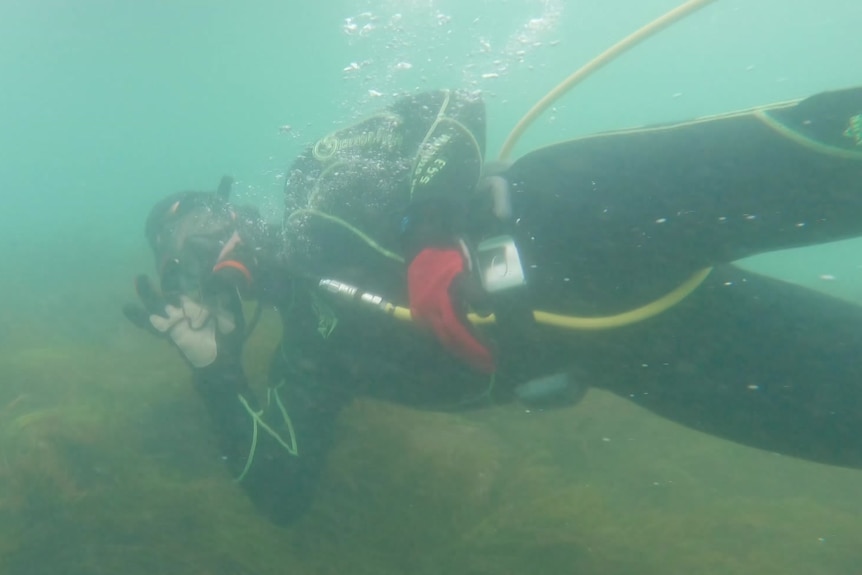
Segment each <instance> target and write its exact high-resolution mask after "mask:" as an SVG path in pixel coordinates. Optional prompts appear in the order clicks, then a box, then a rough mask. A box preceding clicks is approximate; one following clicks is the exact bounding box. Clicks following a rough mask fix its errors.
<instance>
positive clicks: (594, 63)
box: [469, 0, 715, 330]
mask: <svg viewBox="0 0 862 575" xmlns="http://www.w3.org/2000/svg"><path fill="white" fill-rule="evenodd" d="M714 1H715V0H689V1H688V2H686V3H685V4H682V5H680V6H677V7H676V8H674V9H673V10H671V11H670V12H667V13H666V14H664V15H663V16H660V17H659V18H656V19H655V20H653V21H652V22H650V23H649V24H647V25H646V26H644V27H642V28H641V29H639V30H637V31H636V32H634V33H632V34H629V35H628V36H626V37H625V38H623V39H622V40H620V41H619V42H617V43H616V44H614V45H613V46H611V47H610V48H608V49H607V50H605V51H604V52H602V53H601V54H599V55H598V56H596V57H595V58H593V59H592V60H591V61H590V62H588V63H587V64H586V65H584V66H583V67H581V68H580V69H579V70H577V71H575V72H574V73H572V74H571V75H570V76H569V77H568V78H566V79H565V80H563V81H562V82H561V83H560V84H558V85H557V86H556V87H555V88H554V89H552V90H551V91H550V92H548V93H547V94H546V95H545V96H544V97H543V98H542V99H541V100H539V101H538V102H537V103H536V105H535V106H533V107H532V108H531V109H530V110H529V111H528V112H527V113H526V114H525V115H524V117H523V118H521V120H520V121H518V123H517V124H516V125H515V127H514V128H513V129H512V131H511V132H510V133H509V135H508V137H507V138H506V141H505V142H504V143H503V147H502V148H501V150H500V158H499V159H500V161H502V162H505V161H506V160H508V158H509V156H510V155H511V153H512V149H513V148H514V147H515V144H517V142H518V140H519V139H520V138H521V136H522V135H523V134H524V132H526V131H527V128H529V127H530V125H532V124H533V122H535V120H536V118H538V117H539V116H541V115H542V114H543V113H544V112H545V111H546V110H547V109H548V108H549V107H550V106H551V105H552V104H553V103H554V102H556V101H557V100H559V99H560V98H561V97H562V96H563V95H565V94H566V93H568V92H569V90H571V89H572V88H574V87H575V86H576V85H578V84H580V83H581V82H583V81H584V80H586V79H587V77H589V76H590V75H591V74H592V73H593V72H595V71H597V70H599V69H600V68H602V67H604V66H605V65H607V64H609V63H610V62H612V61H613V60H614V59H616V58H617V57H618V56H619V55H621V54H622V53H623V52H625V51H627V50H630V49H631V48H633V47H635V46H636V45H637V44H640V43H641V42H643V41H644V40H646V39H647V38H649V37H651V36H653V35H655V34H657V33H658V32H660V31H661V30H664V29H665V28H667V27H668V26H670V25H671V24H674V23H675V22H678V21H679V20H682V19H683V18H685V17H686V16H688V15H690V14H692V13H693V12H695V11H697V10H699V9H700V8H703V7H704V6H706V5H707V4H710V3H711V2H714ZM711 271H712V268H711V267H709V268H704V269H702V270H699V271H698V272H696V273H694V274H693V275H692V276H691V277H690V278H689V279H687V280H686V281H684V282H683V283H682V284H680V285H679V286H678V287H676V288H675V289H674V290H673V291H671V292H669V293H667V294H665V295H664V296H662V297H660V298H659V299H657V300H655V301H653V302H650V303H648V304H646V305H644V306H641V307H639V308H636V309H633V310H629V311H627V312H623V313H620V314H616V315H611V316H604V317H576V316H568V315H560V314H555V313H549V312H545V311H540V310H535V311H533V317H535V319H536V321H537V322H539V323H543V324H546V325H553V326H556V327H562V328H566V329H577V330H591V329H610V328H615V327H622V326H625V325H629V324H632V323H637V322H639V321H643V320H645V319H648V318H651V317H653V316H656V315H658V314H660V313H662V312H664V311H665V310H667V309H669V308H671V307H673V306H674V305H676V304H678V303H679V302H680V301H682V300H683V299H685V298H686V297H687V296H688V295H689V294H691V293H692V292H693V291H694V290H696V289H697V288H698V287H699V286H700V284H702V283H703V281H704V280H705V279H706V277H707V276H708V275H709V273H710V272H711ZM469 318H470V321H471V322H473V323H475V324H481V323H489V322H493V321H494V317H493V316H488V317H485V318H483V317H479V316H477V315H475V314H471V315H470V316H469Z"/></svg>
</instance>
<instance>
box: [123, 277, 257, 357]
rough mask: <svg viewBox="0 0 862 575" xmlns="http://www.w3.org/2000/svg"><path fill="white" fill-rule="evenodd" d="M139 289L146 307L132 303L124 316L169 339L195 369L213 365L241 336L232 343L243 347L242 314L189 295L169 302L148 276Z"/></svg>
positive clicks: (141, 279) (137, 283)
mask: <svg viewBox="0 0 862 575" xmlns="http://www.w3.org/2000/svg"><path fill="white" fill-rule="evenodd" d="M135 287H136V290H137V292H138V297H139V298H140V300H141V303H142V304H143V307H141V306H138V305H133V304H129V305H126V306H124V307H123V313H124V314H125V315H126V317H127V318H128V319H129V320H130V321H131V322H132V323H134V324H135V325H137V326H138V327H140V328H143V329H146V330H148V331H151V332H153V333H156V334H158V335H162V336H165V337H167V338H169V339H170V340H171V341H172V342H173V343H174V345H175V346H176V347H177V348H178V349H179V350H180V352H181V353H182V355H183V357H185V359H186V360H187V361H188V362H189V363H190V364H191V365H192V367H195V368H202V367H207V366H209V365H211V364H213V363H214V362H215V361H216V358H217V357H218V353H219V348H220V347H222V346H224V345H225V344H226V343H227V342H226V341H225V340H236V339H237V337H238V338H239V340H238V341H236V342H232V343H235V344H236V345H239V346H241V345H242V333H241V329H239V327H240V326H238V325H237V323H238V322H241V321H242V317H241V314H237V313H235V312H232V311H229V310H228V309H225V307H224V306H221V305H218V304H214V305H203V304H201V303H199V302H197V301H195V300H193V299H192V298H190V297H189V296H187V295H178V296H176V297H174V298H172V300H173V301H168V299H166V298H165V297H164V296H163V295H162V294H161V293H159V292H158V291H157V290H156V288H155V287H154V286H153V284H152V282H151V281H150V279H149V278H148V277H147V276H145V275H141V276H138V277H137V278H136V280H135Z"/></svg>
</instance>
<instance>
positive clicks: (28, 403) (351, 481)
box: [0, 314, 862, 575]
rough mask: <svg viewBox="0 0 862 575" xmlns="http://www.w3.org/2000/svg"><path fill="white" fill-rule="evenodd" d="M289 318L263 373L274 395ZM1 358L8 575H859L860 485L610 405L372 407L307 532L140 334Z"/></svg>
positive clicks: (272, 328) (33, 348) (10, 350)
mask: <svg viewBox="0 0 862 575" xmlns="http://www.w3.org/2000/svg"><path fill="white" fill-rule="evenodd" d="M276 331H277V320H276V319H274V317H272V316H270V315H267V314H265V317H264V320H263V322H262V323H261V325H260V327H259V328H258V331H257V332H256V333H255V335H254V336H253V338H252V340H251V342H250V346H249V349H248V352H247V356H246V362H247V364H248V366H249V373H250V376H251V377H252V379H253V380H254V381H256V382H262V381H263V379H264V372H265V369H266V365H267V362H268V357H269V353H270V352H271V349H272V345H273V342H274V341H275V338H276V337H277V333H276ZM112 340H113V344H111V346H108V347H106V344H105V343H104V342H100V343H98V344H92V345H86V344H84V343H82V342H81V341H71V340H70V341H67V342H65V343H63V342H51V343H50V345H42V346H40V345H38V344H37V343H36V342H37V341H39V338H35V339H34V338H30V337H28V338H26V341H23V340H22V341H18V342H9V344H10V345H7V347H6V348H5V349H4V351H3V352H2V353H1V354H0V373H2V381H3V385H2V387H0V573H3V574H6V573H8V574H16V575H17V574H31V573H64V574H68V575H77V574H81V575H83V574H88V575H90V574H100V573H104V574H108V573H111V574H116V573H123V574H130V575H134V574H137V573H141V574H148V575H149V574H152V573H166V574H208V575H220V574H225V575H228V574H231V575H236V574H248V575H264V574H269V573H273V574H275V573H299V574H301V573H314V574H330V573H331V574H335V573H351V574H357V573H359V574H361V573H374V574H384V575H385V574H390V573H391V574H396V573H399V574H403V573H418V574H423V573H427V574H429V575H430V574H432V573H433V574H437V573H441V572H449V573H469V574H477V575H478V574H489V575H490V574H498V573H514V572H541V573H544V574H556V573H561V574H562V573H591V574H609V575H616V574H627V573H639V574H650V573H655V574H662V575H665V574H669V573H671V574H672V573H693V572H696V573H706V574H710V573H716V574H718V573H743V574H744V573H757V574H764V573H765V574H769V573H782V574H792V573H800V574H801V573H851V572H854V570H855V569H856V567H857V566H858V564H859V561H860V559H862V546H860V545H859V543H860V536H859V533H862V482H860V481H859V480H860V477H862V476H860V474H859V472H858V471H851V470H842V469H836V468H829V467H825V466H820V465H814V464H809V463H805V462H800V461H795V460H792V459H788V458H783V457H779V456H775V455H771V454H764V453H762V452H758V451H755V450H750V449H746V448H742V447H739V446H736V445H733V444H730V443H727V442H724V441H719V440H717V439H715V438H712V437H708V436H704V435H701V434H699V433H695V432H693V431H690V430H687V429H684V428H681V427H679V426H677V425H675V424H671V423H668V422H666V421H663V420H661V419H658V418H656V417H655V416H652V415H650V414H648V413H646V412H644V411H642V410H640V409H639V408H637V407H636V406H634V405H631V404H629V403H628V402H626V401H624V400H622V399H619V398H616V397H614V396H612V395H610V394H607V393H604V392H596V391H590V392H589V393H588V395H587V397H586V398H585V400H584V401H583V402H582V403H580V404H579V405H577V406H575V407H572V408H567V409H561V410H558V411H551V412H546V413H538V412H528V410H525V409H524V408H522V407H519V406H509V407H504V408H496V409H491V410H486V411H477V412H474V413H467V414H457V415H455V414H438V413H428V412H420V411H415V410H411V409H406V408H402V407H398V406H392V405H388V404H383V403H379V402H375V401H358V402H356V403H355V404H354V405H353V406H352V407H351V408H349V409H348V410H347V411H346V412H345V414H344V415H343V417H342V419H341V421H340V424H339V430H338V445H337V447H336V449H335V450H334V453H333V456H332V458H331V461H330V463H329V467H328V469H327V471H326V473H325V474H324V477H323V479H322V482H321V485H320V489H319V492H318V495H317V497H316V498H315V501H314V505H313V508H312V510H311V512H310V513H309V514H308V515H307V516H306V517H304V518H303V519H302V520H300V521H299V522H298V523H297V524H296V525H293V526H291V527H289V528H278V527H275V526H273V525H271V524H270V523H268V522H267V521H265V520H264V519H262V518H261V517H260V516H259V515H257V514H256V513H255V511H254V509H253V507H252V506H251V504H250V503H249V502H248V501H247V500H246V498H245V497H244V495H243V493H242V491H241V490H240V489H239V488H238V487H237V486H236V485H234V484H233V483H232V481H231V480H230V478H229V477H228V476H227V474H226V473H225V470H224V469H223V468H222V465H221V461H220V460H219V454H218V451H217V449H216V446H215V445H214V443H213V437H212V434H211V433H210V432H209V427H208V426H209V421H208V419H207V418H206V414H205V413H204V411H203V410H202V408H201V406H200V405H199V402H198V401H197V397H196V396H195V395H194V392H193V391H192V389H191V386H190V385H189V379H188V374H187V371H186V367H185V366H184V365H183V363H182V362H181V361H180V359H179V358H178V357H175V356H174V355H173V354H172V352H171V350H170V349H169V348H168V347H167V346H166V345H163V344H162V342H159V341H156V340H153V339H152V338H150V337H149V336H147V335H146V334H142V333H138V332H136V331H134V330H133V328H131V327H129V328H128V331H125V328H124V329H122V330H121V331H120V332H119V333H117V334H115V337H113V338H112Z"/></svg>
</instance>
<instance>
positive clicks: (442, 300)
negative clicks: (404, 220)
mask: <svg viewBox="0 0 862 575" xmlns="http://www.w3.org/2000/svg"><path fill="white" fill-rule="evenodd" d="M469 281H470V277H469V260H468V259H467V256H466V255H465V254H464V252H462V250H460V249H458V248H455V247H452V248H438V247H429V248H425V249H423V250H421V251H420V252H419V253H418V254H417V255H416V257H414V258H413V260H412V261H411V262H410V266H409V268H408V269H407V288H408V291H409V295H410V312H411V314H412V315H413V319H414V320H415V321H416V322H417V323H419V324H421V325H424V326H426V327H429V328H430V329H431V330H432V331H433V332H434V334H435V335H436V336H437V339H438V340H439V341H440V342H441V343H442V344H443V345H444V346H445V347H446V348H447V349H448V350H450V351H451V352H452V353H453V354H455V355H456V356H457V357H459V358H461V359H462V360H464V361H466V362H467V363H468V364H470V366H472V367H473V368H474V369H476V370H478V371H480V372H482V373H492V372H494V370H495V367H494V359H493V357H492V355H491V352H490V351H489V350H488V348H487V347H486V346H485V345H484V344H483V343H482V342H480V341H479V339H478V338H477V337H476V336H475V335H474V334H473V332H472V330H471V328H470V323H469V320H468V319H467V314H466V305H465V301H466V297H467V294H466V292H467V291H468V290H469V287H468V283H469Z"/></svg>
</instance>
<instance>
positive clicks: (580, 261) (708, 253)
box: [506, 88, 862, 308]
mask: <svg viewBox="0 0 862 575" xmlns="http://www.w3.org/2000/svg"><path fill="white" fill-rule="evenodd" d="M506 177H507V179H508V180H509V182H510V184H511V190H512V205H513V211H514V219H515V222H516V224H515V226H514V228H515V235H516V236H517V239H518V241H519V247H520V248H521V249H522V251H523V257H524V259H525V261H526V264H527V266H528V272H529V273H530V274H531V275H532V276H533V277H531V278H528V279H529V280H531V281H532V280H534V279H535V276H536V275H539V276H542V277H539V278H538V279H537V281H533V284H534V285H536V286H538V287H539V289H540V290H542V289H544V284H546V283H547V282H553V281H562V280H563V278H566V277H568V278H569V279H570V280H571V282H572V283H571V284H570V286H568V289H571V285H575V286H577V287H578V289H584V290H586V291H585V292H584V296H585V297H586V299H587V301H589V302H594V301H601V300H603V299H605V296H606V295H607V294H613V297H614V301H613V302H609V306H608V307H609V308H613V307H614V305H620V306H626V305H628V304H627V302H625V301H623V300H624V292H632V301H633V302H636V301H649V300H648V299H647V298H648V297H650V295H651V294H649V293H644V291H648V287H649V286H646V287H647V289H646V290H645V289H642V288H644V282H648V283H653V280H656V281H655V283H656V286H655V288H656V289H655V293H654V295H655V296H658V295H660V293H661V292H662V291H666V290H667V289H669V288H670V287H672V286H674V285H675V284H677V283H678V282H679V281H681V280H682V279H683V278H684V277H687V276H688V275H690V274H691V273H693V272H694V271H696V270H697V269H699V268H702V267H706V266H710V265H714V264H716V263H727V262H731V261H736V260H738V259H741V258H744V257H746V256H750V255H753V254H757V253H762V252H766V251H773V250H777V249H783V248H788V247H795V246H803V245H811V244H817V243H822V242H828V241H834V240H839V239H843V238H848V237H855V236H859V235H862V88H854V89H850V90H844V91H840V92H828V93H824V94H819V95H816V96H812V97H811V98H808V99H806V100H802V101H800V102H798V103H795V104H784V105H778V106H773V107H771V108H769V107H767V108H762V109H757V110H751V111H746V112H740V113H736V114H727V115H724V116H717V117H713V118H706V119H700V120H696V121H691V122H685V123H681V124H675V125H669V126H659V127H652V128H643V129H637V130H628V131H621V132H614V133H609V134H599V135H596V136H590V137H586V138H581V139H578V140H573V141H570V142H565V143H561V144H557V145H554V146H549V147H547V148H542V149H539V150H536V151H535V152H532V153H530V154H528V155H526V156H524V157H523V158H521V159H519V160H518V161H516V162H515V163H514V164H513V165H512V166H511V167H510V169H509V170H508V171H507V172H506ZM532 270H535V271H532ZM663 279H667V285H663V284H662V281H661V280H663ZM626 284H628V286H627V285H626ZM633 287H637V289H636V290H634V289H632V288H633ZM620 292H623V295H620ZM549 298H550V299H552V300H553V299H555V298H554V297H552V296H551V295H550V294H546V293H542V294H540V299H541V300H542V301H547V300H548V299H549Z"/></svg>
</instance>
